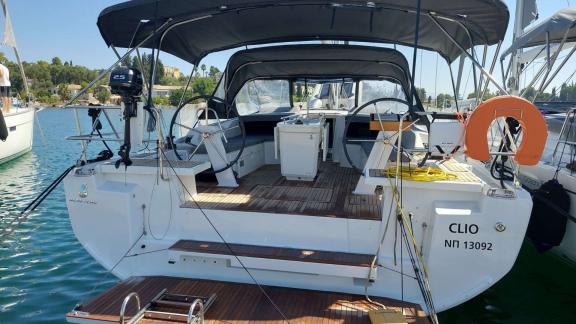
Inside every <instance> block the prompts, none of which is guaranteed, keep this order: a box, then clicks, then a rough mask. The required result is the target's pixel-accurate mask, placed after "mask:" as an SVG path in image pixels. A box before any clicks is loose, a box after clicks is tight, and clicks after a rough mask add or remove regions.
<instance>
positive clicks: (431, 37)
mask: <svg viewBox="0 0 576 324" xmlns="http://www.w3.org/2000/svg"><path fill="white" fill-rule="evenodd" d="M163 1H164V2H170V1H172V0H163ZM158 2H161V1H160V0H159V1H156V3H152V2H150V1H141V0H137V1H130V2H129V3H122V4H120V5H117V6H113V7H111V8H108V9H106V10H104V11H103V12H102V14H101V15H100V18H99V27H100V29H101V32H102V34H103V37H104V38H105V40H106V41H107V43H108V45H109V46H110V47H111V48H112V50H113V51H114V53H115V54H116V56H117V58H118V60H117V61H116V62H115V63H114V64H112V65H111V66H110V67H109V68H108V69H106V70H104V71H102V72H101V73H100V74H99V75H98V76H97V77H96V78H95V79H94V80H93V81H92V82H90V83H89V84H88V85H87V86H86V87H85V88H84V89H82V90H81V91H79V92H78V93H77V94H76V95H75V96H74V97H73V98H72V99H70V100H69V101H68V102H67V103H66V104H65V105H64V107H65V108H68V109H74V110H75V119H76V128H77V131H78V136H75V137H74V138H73V139H77V140H80V141H81V146H82V154H81V157H80V161H81V162H85V161H86V141H92V140H102V139H101V138H100V139H99V138H98V137H96V136H91V135H82V133H83V132H82V127H81V124H80V116H79V113H78V108H81V107H79V106H73V105H72V104H73V103H74V102H75V101H76V100H77V99H78V98H79V97H81V96H82V95H84V94H85V93H86V92H87V91H88V90H89V89H90V88H92V87H93V86H94V85H95V84H96V83H97V82H98V81H99V80H101V79H102V78H104V77H105V76H106V75H108V74H109V73H110V72H111V71H112V70H113V69H114V68H115V67H117V66H118V65H120V64H122V62H123V61H124V60H126V58H128V57H129V56H130V55H132V54H133V53H134V52H136V54H137V57H138V62H139V65H140V68H141V69H142V70H144V68H143V66H142V60H141V57H140V49H141V48H149V49H152V51H153V54H154V59H153V60H152V62H151V65H152V69H151V71H152V72H151V73H150V75H149V76H146V79H147V82H145V87H146V90H147V93H148V95H147V96H146V97H147V104H146V108H147V109H148V110H149V111H150V112H152V114H153V115H154V116H156V117H157V118H155V119H156V129H157V130H158V131H160V128H161V124H160V123H161V121H160V118H161V117H160V115H161V114H159V112H158V111H157V110H156V109H155V107H154V104H153V102H152V100H151V99H152V98H151V94H152V88H153V86H154V79H155V74H156V71H157V66H158V64H157V63H158V58H159V55H160V51H161V50H162V51H164V50H165V48H166V47H167V43H166V42H165V40H166V39H167V36H168V35H170V32H174V31H176V30H178V31H179V32H181V30H180V29H181V28H183V26H187V27H188V29H186V32H190V33H193V32H194V31H195V26H194V24H199V23H206V21H209V20H210V19H212V18H215V17H219V16H224V15H227V14H230V13H239V12H245V11H258V10H282V9H283V8H291V9H293V8H300V7H304V8H309V7H310V6H316V7H319V8H326V9H329V11H327V12H328V13H329V15H330V17H331V21H332V23H331V26H319V25H317V24H316V23H312V22H310V24H311V25H313V26H307V27H306V28H304V29H307V30H310V32H309V34H300V35H295V36H291V35H290V34H289V33H288V34H287V32H286V31H284V30H283V31H282V32H283V33H284V34H282V35H283V37H279V38H277V39H270V38H266V39H259V40H254V39H249V40H246V41H245V42H242V40H237V39H231V40H230V43H229V44H227V45H226V46H219V47H218V48H217V49H216V50H223V49H227V48H234V47H241V46H246V47H247V46H248V45H255V44H269V43H275V42H286V41H288V42H289V41H306V40H310V39H316V40H322V39H325V40H345V41H349V40H356V41H367V42H379V43H393V44H400V45H407V46H413V47H414V56H413V64H412V80H411V81H412V88H413V89H414V77H415V71H416V55H417V49H418V48H423V49H431V50H435V51H437V52H439V53H440V54H441V55H442V56H443V57H444V58H445V60H446V61H447V63H448V66H449V69H450V76H451V82H452V86H453V90H454V93H455V95H457V94H458V91H459V89H458V86H457V84H456V83H457V82H456V81H455V80H454V74H453V71H452V67H451V63H452V62H453V61H454V59H455V58H457V57H458V55H460V59H461V60H463V58H464V57H465V58H468V59H470V61H471V62H472V69H473V73H474V75H475V76H476V72H477V71H476V69H478V70H479V71H480V76H481V77H480V80H479V81H480V82H478V80H477V77H475V78H474V80H475V85H474V87H475V89H476V91H477V92H476V93H484V92H485V91H486V89H487V87H488V85H489V84H490V83H492V84H493V85H494V86H496V87H497V88H498V90H499V91H500V92H501V93H502V94H508V92H507V91H506V89H505V88H504V87H502V86H501V85H500V84H498V82H497V81H496V80H495V78H494V77H493V76H492V72H493V70H494V66H495V63H496V60H497V56H498V54H499V51H500V47H501V42H502V39H503V37H504V33H505V26H506V25H507V21H508V18H509V15H508V11H507V9H506V6H505V5H504V4H503V3H501V2H500V1H497V2H494V1H490V2H489V3H490V4H491V5H487V2H485V1H484V0H468V2H470V5H471V8H473V7H474V6H475V7H474V8H475V10H472V9H471V11H475V12H474V13H480V14H483V15H484V20H474V19H475V17H474V14H470V13H469V14H468V15H467V16H464V15H463V13H459V12H456V11H455V10H457V9H456V8H458V7H461V5H460V6H454V7H451V6H450V3H451V2H450V1H448V2H447V3H446V4H444V6H443V7H442V6H439V8H440V7H442V8H443V9H444V11H445V12H442V11H439V10H437V9H438V8H432V7H430V5H429V4H427V6H428V7H422V4H421V0H412V1H409V3H406V1H397V0H381V1H377V2H368V3H358V2H356V1H345V2H344V3H342V2H340V3H338V4H336V3H328V4H327V3H325V2H322V3H319V2H317V1H287V2H282V3H280V4H279V3H277V2H272V3H271V2H269V1H265V0H253V1H252V2H253V3H252V2H249V3H246V2H242V4H238V5H236V6H227V5H224V4H218V3H213V2H210V4H207V3H201V4H198V8H193V9H198V10H194V11H192V12H189V13H181V14H180V15H178V16H177V17H169V16H166V15H165V14H162V15H158V16H153V17H150V14H151V12H152V13H154V15H156V14H158V7H159V6H157V3H158ZM217 2H218V1H217ZM139 6H140V7H139ZM149 6H155V7H156V9H155V11H154V10H152V9H151V8H148V7H149ZM185 6H187V9H189V10H190V6H191V5H190V4H186V5H185ZM203 6H204V7H203ZM165 7H168V6H165ZM114 9H118V12H119V13H118V12H114ZM128 9H130V10H134V9H141V11H138V10H134V11H135V12H137V13H138V12H140V13H142V12H145V11H146V10H147V11H148V13H147V14H146V15H143V16H141V17H138V16H137V14H136V15H132V13H131V12H129V11H126V10H128ZM344 9H347V10H352V11H350V12H351V13H355V12H356V11H357V10H366V11H367V12H369V16H368V17H369V19H370V20H369V28H370V30H371V31H373V30H374V25H375V24H378V23H380V21H375V20H374V17H375V16H376V15H383V13H390V14H391V15H392V17H393V18H395V19H399V18H398V17H399V16H401V17H404V16H405V15H409V16H413V17H414V18H415V20H416V27H417V28H416V29H415V33H414V37H413V38H412V39H405V38H404V39H401V38H398V39H386V38H385V37H384V36H381V37H380V38H378V37H372V38H368V37H362V36H358V39H354V37H355V36H357V35H359V31H358V30H349V29H347V28H348V27H345V26H347V25H346V24H342V25H339V28H340V29H338V30H336V31H334V24H335V22H334V20H335V17H336V12H337V11H338V10H344ZM122 10H125V11H122ZM142 10H143V11H142ZM151 10H152V11H151ZM202 10H203V11H202ZM243 10H244V11H243ZM173 12H174V11H172V13H173ZM487 12H488V13H493V17H490V18H492V19H486V18H485V15H486V13H487ZM126 14H130V15H131V18H132V20H133V21H136V19H137V21H138V23H137V24H136V26H135V28H134V29H135V31H134V32H132V33H131V37H129V42H126V39H128V38H127V37H124V38H123V39H122V38H121V39H120V40H119V41H118V42H116V41H115V40H114V39H110V31H109V30H108V29H112V30H113V31H114V28H116V29H117V28H118V27H117V26H116V25H114V22H118V19H122V18H125V17H124V16H122V15H126ZM109 16H110V17H111V18H110V19H108V20H106V18H108V17H109ZM352 16H354V15H352ZM186 17H190V18H186ZM355 18H358V17H355ZM363 18H364V17H363ZM341 19H342V18H341ZM502 19H504V20H505V21H504V24H503V25H504V28H503V29H502V28H500V27H498V28H499V29H498V28H495V27H494V25H495V24H497V25H498V26H500V25H502ZM362 21H363V20H362ZM362 21H361V22H362ZM305 22H307V21H305ZM405 24H406V23H405ZM420 24H425V25H426V27H430V26H435V28H432V29H433V30H435V31H436V32H434V33H433V34H432V33H431V32H430V29H431V28H427V30H428V32H427V33H426V34H424V35H420V34H421V30H422V29H421V27H420ZM120 25H121V26H125V25H126V24H124V25H122V24H120ZM304 25H306V23H304ZM406 25H407V27H408V26H410V25H412V23H410V24H406ZM342 26H344V27H342ZM308 27H310V28H312V27H319V28H320V27H322V28H324V29H323V30H322V31H321V32H322V33H323V34H319V33H315V32H314V30H313V29H310V28H308ZM179 28H180V29H179ZM458 30H460V31H461V32H458ZM451 31H453V33H451ZM462 31H463V33H462ZM250 32H255V31H254V30H248V31H245V33H248V34H249V33H250ZM124 33H126V31H124ZM438 34H441V35H444V38H443V39H444V40H447V41H448V42H445V41H444V42H438V37H439V36H438ZM124 36H126V35H124ZM204 36H206V37H208V35H204ZM251 36H254V35H251ZM201 37H203V36H201ZM173 41H174V40H173V39H171V42H173ZM206 41H207V42H208V43H209V41H210V39H206ZM463 42H467V43H468V44H467V45H463V44H462V43H463ZM133 43H135V45H133ZM437 43H438V44H440V43H441V44H440V45H432V44H437ZM493 44H497V49H496V53H495V55H494V58H493V60H492V64H491V66H490V69H489V70H487V69H486V68H485V66H484V65H485V62H486V56H487V48H488V46H489V45H493ZM178 45H180V46H181V45H182V44H178ZM477 45H483V46H484V56H483V59H482V63H481V62H479V60H478V58H477V55H476V52H475V49H474V47H475V46H477ZM119 46H120V47H123V46H124V47H127V48H128V50H127V51H126V52H125V53H124V54H123V55H120V54H119V52H118V50H117V47H119ZM174 46H175V45H174V44H171V45H169V46H168V47H169V48H172V50H169V51H168V52H172V53H173V54H175V55H177V56H179V57H181V58H183V59H186V60H188V61H189V62H191V63H192V64H193V70H192V73H191V76H190V79H189V80H188V82H187V84H186V87H185V89H184V93H183V94H182V98H181V100H180V102H182V101H183V98H184V97H185V95H186V92H187V91H188V89H189V86H190V83H191V78H192V77H193V74H194V71H196V70H197V67H198V66H199V63H200V61H201V60H202V58H203V57H204V56H206V55H207V54H209V52H202V53H200V54H197V55H188V56H186V55H184V54H182V51H181V48H179V49H178V51H176V52H175V50H174V49H173V47H174ZM454 49H456V50H458V51H459V52H460V53H461V54H456V52H455V50H454ZM461 65H462V64H461ZM461 76H462V71H461V69H460V71H459V76H458V78H459V79H460V78H461ZM484 78H485V79H484ZM458 83H459V82H458ZM413 93H414V94H413V96H414V95H415V90H414V91H413ZM480 98H481V97H480ZM413 100H414V98H413V99H412V101H413ZM457 100H458V98H456V101H457ZM479 100H480V99H479ZM456 105H458V103H457V102H456ZM98 108H101V109H102V111H103V113H104V116H105V118H106V119H107V120H108V122H109V123H110V118H109V116H108V114H107V113H106V109H110V108H113V107H98ZM114 108H116V109H118V107H114ZM110 124H111V123H110ZM93 126H95V125H93ZM112 127H113V126H112ZM113 131H114V135H115V138H114V139H109V140H121V139H120V136H119V134H118V132H116V130H115V129H114V128H113ZM159 135H160V134H159ZM162 139H163V137H162V136H159V138H158V140H159V141H160V142H159V146H160V147H161V146H162V145H163V144H162V143H161V141H162Z"/></svg>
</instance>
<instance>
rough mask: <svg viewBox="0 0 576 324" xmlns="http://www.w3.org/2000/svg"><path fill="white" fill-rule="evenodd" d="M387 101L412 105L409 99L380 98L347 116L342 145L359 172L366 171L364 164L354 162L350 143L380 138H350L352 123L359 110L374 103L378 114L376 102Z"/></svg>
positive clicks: (347, 156) (350, 161)
mask: <svg viewBox="0 0 576 324" xmlns="http://www.w3.org/2000/svg"><path fill="white" fill-rule="evenodd" d="M385 101H392V102H398V103H401V104H405V105H406V106H408V107H409V106H410V104H409V103H408V101H406V100H403V99H398V98H378V99H374V100H371V101H368V102H367V103H365V104H363V105H362V106H360V107H358V108H356V109H355V110H354V112H353V113H352V114H351V115H349V116H347V117H346V126H345V127H344V136H342V145H343V146H344V155H346V159H347V160H348V163H350V165H351V166H352V167H353V168H354V169H355V170H356V171H358V172H359V173H362V172H364V166H362V167H359V166H357V165H356V164H354V162H353V161H352V158H350V153H349V152H348V144H360V143H362V142H370V143H376V142H378V141H379V140H377V139H376V138H374V139H349V138H348V129H349V128H350V124H351V123H352V122H353V121H354V119H355V117H356V115H358V113H359V112H361V111H362V110H364V109H365V108H366V107H369V106H372V105H374V110H375V113H377V114H378V106H377V105H376V104H377V103H379V102H385Z"/></svg>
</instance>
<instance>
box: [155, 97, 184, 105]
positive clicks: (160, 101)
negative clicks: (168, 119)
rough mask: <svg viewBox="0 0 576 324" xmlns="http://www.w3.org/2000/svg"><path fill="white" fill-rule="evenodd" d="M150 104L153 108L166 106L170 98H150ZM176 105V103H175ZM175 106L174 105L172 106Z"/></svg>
mask: <svg viewBox="0 0 576 324" xmlns="http://www.w3.org/2000/svg"><path fill="white" fill-rule="evenodd" d="M152 102H153V103H154V105H155V106H168V105H170V98H169V97H158V96H156V97H152ZM176 104H178V103H176ZM174 106H175V105H174Z"/></svg>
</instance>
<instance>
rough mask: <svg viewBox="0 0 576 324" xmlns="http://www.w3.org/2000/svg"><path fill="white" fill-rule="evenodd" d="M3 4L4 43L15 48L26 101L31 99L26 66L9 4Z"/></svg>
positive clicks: (0, 0)
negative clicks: (14, 31) (21, 56)
mask: <svg viewBox="0 0 576 324" xmlns="http://www.w3.org/2000/svg"><path fill="white" fill-rule="evenodd" d="M0 4H1V5H2V10H3V11H4V18H5V24H4V26H5V28H4V44H6V45H7V46H10V47H12V49H13V50H14V56H16V61H17V62H18V67H19V69H20V76H21V77H22V83H23V84H24V91H25V92H26V103H28V102H29V101H30V98H31V97H30V90H29V89H28V79H27V78H26V73H24V66H23V65H22V60H21V59H20V53H19V52H18V46H17V45H16V38H15V37H14V33H13V29H12V20H11V19H10V13H9V12H8V6H7V5H6V1H5V0H0Z"/></svg>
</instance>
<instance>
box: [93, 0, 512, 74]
mask: <svg viewBox="0 0 576 324" xmlns="http://www.w3.org/2000/svg"><path fill="white" fill-rule="evenodd" d="M421 1H422V4H421V9H422V10H421V17H422V19H421V22H420V32H419V41H418V44H419V47H422V48H425V49H429V50H433V51H436V52H438V53H440V54H441V55H442V56H443V57H444V58H446V59H447V60H448V61H449V62H452V61H453V60H454V59H456V58H457V57H458V55H459V54H460V50H459V49H458V47H457V46H455V45H454V44H453V43H452V42H451V41H450V40H449V39H448V37H447V36H446V35H444V34H443V32H442V31H441V30H440V29H439V28H438V26H437V25H436V23H435V22H434V20H433V19H432V18H431V16H434V17H435V19H436V20H437V21H438V22H439V23H440V24H441V25H442V26H443V27H444V28H445V29H446V30H447V31H448V32H449V33H450V35H451V36H452V37H454V38H455V39H456V40H457V41H458V42H459V43H460V44H461V45H462V47H464V48H466V49H468V48H470V47H471V45H472V44H474V45H484V44H488V45H492V44H495V43H497V42H499V41H501V40H502V39H503V38H504V35H505V32H506V28H507V26H508V20H509V13H508V8H507V7H506V5H505V4H504V3H503V2H502V0H421ZM417 2H418V0H373V1H358V0H339V1H327V0H194V1H187V0H133V1H128V2H124V3H120V4H118V5H114V6H111V7H109V8H106V9H104V10H103V11H102V12H101V13H100V16H99V17H98V27H99V28H100V33H101V34H102V37H103V38H104V40H105V41H106V44H108V45H109V46H116V47H133V46H136V45H137V44H139V43H140V42H142V41H143V40H145V39H146V38H147V37H149V36H151V35H152V38H151V39H150V40H149V41H147V42H146V43H145V44H144V45H143V46H142V47H147V48H158V47H159V46H160V49H161V50H163V51H165V52H168V53H171V54H173V55H175V56H177V57H179V58H181V59H184V60H186V61H188V62H191V63H194V64H196V63H198V62H199V61H200V60H201V59H202V58H203V57H204V56H206V55H207V54H209V53H212V52H216V51H220V50H224V49H229V48H235V47H240V46H244V45H254V44H268V43H275V42H291V41H305V40H321V39H324V40H348V41H362V42H384V43H397V44H403V45H407V46H413V44H414V36H415V29H416V27H415V18H416V5H417ZM155 29H156V33H154V30H155ZM157 29H160V30H157ZM164 33H165V36H164V37H163V36H162V35H163V34H164ZM159 43H161V44H160V45H159Z"/></svg>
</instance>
